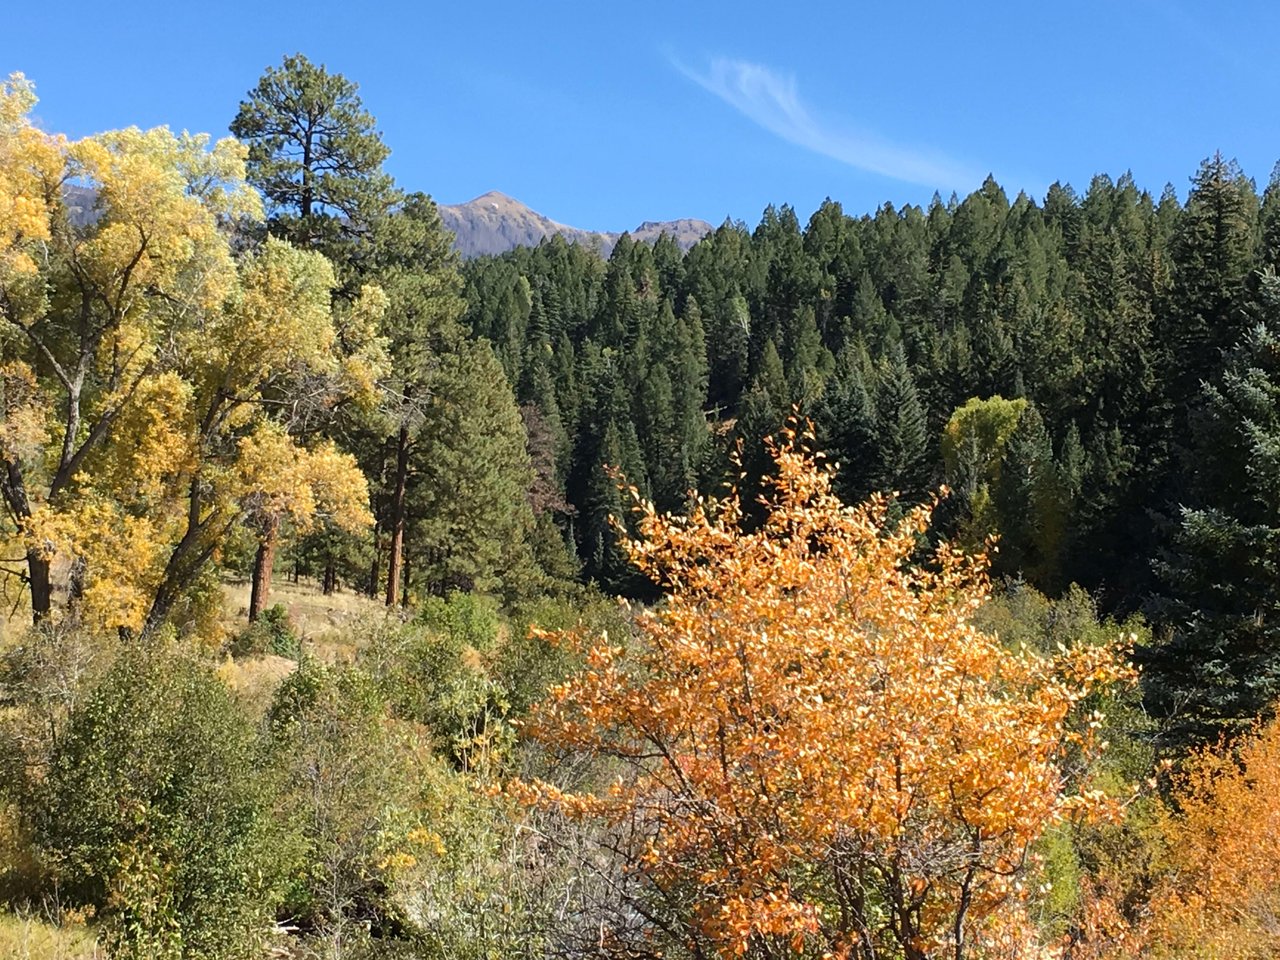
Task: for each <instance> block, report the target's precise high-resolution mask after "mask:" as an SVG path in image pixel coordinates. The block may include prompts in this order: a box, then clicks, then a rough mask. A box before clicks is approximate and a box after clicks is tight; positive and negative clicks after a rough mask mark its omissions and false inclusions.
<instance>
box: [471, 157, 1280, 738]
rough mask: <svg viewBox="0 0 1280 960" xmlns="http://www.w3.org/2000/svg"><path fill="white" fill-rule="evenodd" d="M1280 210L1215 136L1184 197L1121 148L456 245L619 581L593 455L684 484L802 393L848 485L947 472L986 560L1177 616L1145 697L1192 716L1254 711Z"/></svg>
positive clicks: (1272, 657)
mask: <svg viewBox="0 0 1280 960" xmlns="http://www.w3.org/2000/svg"><path fill="white" fill-rule="evenodd" d="M1278 214H1280V182H1277V181H1275V180H1273V181H1272V183H1271V184H1270V185H1269V186H1268V187H1267V189H1266V190H1265V191H1264V192H1263V194H1262V196H1261V197H1260V196H1259V195H1258V193H1257V191H1256V189H1255V187H1254V185H1253V183H1252V181H1250V180H1249V179H1248V178H1247V177H1246V176H1245V175H1244V174H1243V173H1242V171H1241V170H1240V169H1239V167H1238V166H1237V165H1236V164H1234V163H1233V162H1230V161H1228V160H1226V159H1224V158H1223V157H1222V156H1219V155H1215V156H1214V157H1212V158H1210V159H1208V160H1206V161H1204V163H1203V164H1202V165H1201V167H1200V169H1199V170H1198V171H1197V172H1196V174H1195V176H1194V177H1193V178H1192V183H1191V190H1190V193H1189V195H1188V196H1187V199H1186V202H1185V203H1180V202H1179V200H1178V199H1177V196H1176V194H1175V192H1174V191H1173V189H1172V188H1166V189H1165V190H1164V192H1163V193H1162V194H1160V196H1159V197H1158V198H1157V197H1155V196H1153V195H1152V194H1150V193H1148V192H1146V191H1143V190H1141V189H1139V188H1138V186H1137V185H1136V184H1135V183H1134V181H1133V178H1132V177H1130V176H1128V175H1125V176H1122V177H1120V178H1119V179H1118V180H1113V179H1112V178H1110V177H1107V176H1098V177H1096V178H1095V179H1094V180H1093V182H1092V183H1091V184H1090V185H1089V188H1088V190H1086V191H1085V192H1084V193H1083V195H1080V194H1077V193H1076V192H1075V191H1073V190H1072V189H1071V188H1070V187H1068V186H1065V185H1062V184H1055V185H1054V186H1052V187H1051V188H1050V189H1049V191H1048V193H1047V194H1046V196H1045V197H1044V199H1043V201H1038V200H1036V199H1034V198H1032V197H1029V196H1027V195H1026V194H1019V195H1018V196H1016V197H1014V198H1013V199H1012V200H1011V199H1010V198H1009V197H1008V195H1007V194H1006V193H1005V191H1004V190H1003V189H1002V188H1001V187H1000V185H999V184H997V183H996V182H995V181H994V180H993V179H988V180H987V181H986V182H985V183H984V184H983V185H982V186H981V187H980V188H979V189H978V190H976V191H975V192H974V193H972V194H970V195H969V196H967V197H964V198H958V197H955V196H952V197H951V198H950V199H949V200H943V199H941V198H939V197H935V199H934V201H933V202H932V203H931V204H930V205H929V207H928V208H927V209H921V208H919V207H914V206H907V207H904V208H901V209H896V208H894V207H893V206H891V205H887V204H886V205H885V206H884V207H882V208H880V209H879V210H877V211H876V212H875V213H874V214H868V215H863V216H856V217H855V216H850V215H848V214H846V213H845V212H844V211H843V210H842V209H841V207H840V205H839V204H838V203H835V202H832V201H827V202H825V203H824V204H823V205H822V206H821V207H820V208H819V209H818V210H817V211H816V212H814V214H813V215H812V216H811V217H810V218H809V221H808V223H807V225H803V226H802V225H801V223H800V220H799V219H798V217H797V216H796V213H795V211H794V210H792V209H791V208H790V207H785V206H784V207H781V208H773V207H770V208H769V209H767V210H766V211H765V213H764V216H763V218H762V219H761V221H760V223H759V224H758V225H757V226H756V227H755V229H754V230H751V229H748V227H747V226H746V225H744V224H741V223H732V222H726V223H725V224H723V225H722V226H721V227H719V228H718V229H717V230H715V231H714V232H713V233H711V234H709V235H708V236H707V237H706V238H704V239H703V240H702V241H700V242H699V243H698V244H696V245H695V246H694V247H693V248H692V249H691V250H690V251H689V252H688V254H687V255H684V256H682V255H681V253H680V251H679V249H678V248H677V247H676V246H675V244H674V243H673V242H672V241H670V240H669V239H667V238H662V239H660V240H659V241H658V242H657V243H655V244H654V245H652V246H648V245H643V244H636V243H632V242H629V241H628V240H627V239H626V238H624V239H623V241H622V242H620V243H619V244H618V246H617V247H616V248H615V249H614V251H613V253H612V255H611V256H610V258H609V260H608V261H607V262H602V261H601V260H600V258H599V257H597V256H596V255H595V254H594V253H592V252H591V251H589V250H586V249H583V248H581V247H574V246H569V245H567V244H565V243H564V242H563V241H561V240H558V239H552V240H550V241H546V242H544V243H543V244H542V245H541V246H539V247H537V248H536V249H522V250H516V251H514V252H512V253H510V254H507V255H504V256H501V257H494V258H486V259H480V260H476V261H472V262H470V263H468V264H467V265H466V267H465V270H464V273H465V276H466V281H467V283H466V290H465V294H464V296H465V299H466V301H467V311H466V321H467V323H468V324H469V325H470V327H471V329H472V330H473V331H475V332H476V333H477V334H479V335H481V336H483V337H485V338H486V339H487V340H488V341H489V342H490V343H492V344H493V345H494V349H495V352H496V353H497V355H498V357H499V359H500V360H501V362H502V364H503V368H504V369H505V371H506V373H507V376H508V379H509V381H510V382H511V384H512V385H513V387H514V388H515V390H516V392H517V397H518V399H519V400H520V402H521V403H523V404H526V405H529V406H532V407H533V408H535V409H536V410H537V412H538V414H539V416H540V418H541V419H542V420H543V421H545V422H546V423H547V424H549V425H550V434H551V436H552V437H553V438H554V440H555V451H556V457H555V463H556V468H557V473H556V477H557V481H558V483H559V485H560V487H559V489H560V490H561V491H562V492H563V496H564V505H565V506H564V509H563V510H562V511H561V513H560V515H559V516H560V525H561V529H562V530H563V531H565V533H566V534H567V536H568V537H569V538H570V540H571V542H572V544H573V546H574V547H575V548H576V550H577V554H578V557H579V559H580V561H581V563H582V564H583V568H584V571H585V574H586V575H587V576H588V577H592V578H595V579H597V580H598V581H600V582H601V583H603V584H604V585H606V586H607V587H608V588H609V589H613V590H623V591H626V590H629V589H634V585H633V582H632V580H631V572H630V571H629V570H628V568H627V566H626V565H625V564H623V563H621V561H620V559H619V557H618V555H617V554H616V552H615V551H614V550H613V548H612V547H611V544H612V542H613V537H612V533H611V524H612V523H614V522H615V521H616V519H618V518H621V517H622V516H623V515H624V511H623V510H622V503H621V501H620V500H619V499H618V495H617V493H616V489H615V486H614V484H613V482H612V481H611V479H610V475H609V474H608V472H607V471H606V470H605V468H604V465H606V464H608V465H612V466H614V467H617V468H620V470H621V472H622V473H623V474H624V475H625V476H626V477H628V478H629V479H630V480H631V482H633V483H635V484H637V485H638V487H639V488H640V489H641V490H642V491H643V492H644V493H645V495H646V496H649V497H651V498H652V499H653V500H654V502H655V503H657V505H658V506H659V507H660V508H662V509H670V510H680V509H682V508H683V507H684V506H685V503H686V494H687V491H688V490H689V489H691V488H692V486H693V485H694V483H695V481H697V482H699V485H700V486H702V487H703V488H704V489H709V488H714V487H715V486H716V485H717V484H719V483H721V482H723V480H724V478H725V477H726V476H728V475H729V474H730V473H731V471H732V469H733V468H732V467H731V465H730V463H729V455H730V454H731V452H732V450H733V447H734V444H735V443H741V444H743V452H742V458H743V461H744V464H745V466H746V467H747V469H746V470H745V473H746V474H747V475H748V476H755V475H757V474H758V473H759V467H761V466H763V465H764V462H763V460H762V450H761V447H760V439H761V438H762V437H763V436H765V435H767V434H770V433H772V432H775V431H776V430H777V429H778V428H779V427H780V426H781V425H782V423H783V421H784V419H785V418H786V417H787V415H788V414H789V412H790V411H791V410H792V409H793V408H794V409H798V410H799V411H800V412H801V414H802V415H804V416H808V417H811V418H812V419H813V420H814V422H815V423H816V425H817V428H818V434H819V440H820V443H821V445H822V446H823V447H824V448H825V449H826V450H827V452H828V454H829V455H830V456H831V457H832V458H833V459H835V460H837V461H839V463H840V465H841V474H840V480H839V483H840V487H841V492H842V494H843V495H844V496H845V497H846V498H847V499H848V500H849V501H850V502H857V501H859V500H861V499H863V498H864V497H866V496H867V495H868V494H870V493H871V492H873V491H897V492H898V493H899V494H900V495H901V496H902V498H903V499H904V500H905V501H907V502H918V501H919V500H920V499H921V498H923V497H924V496H926V495H927V494H928V493H929V492H931V491H932V490H934V489H935V488H936V487H937V486H938V485H939V484H943V483H945V484H947V485H948V486H949V487H950V489H951V496H950V498H949V500H948V502H947V503H946V504H945V506H944V508H943V514H944V516H945V518H946V522H945V524H944V528H945V529H946V530H947V531H948V532H951V533H956V534H960V535H962V536H964V537H966V538H967V541H968V542H970V543H971V544H972V545H975V546H976V545H978V544H980V543H981V542H982V540H983V539H984V538H985V537H986V536H988V535H990V534H999V535H1000V537H1001V541H1000V548H999V554H998V556H997V560H996V563H997V570H998V572H1000V573H1003V574H1005V575H1007V576H1015V577H1022V578H1025V579H1026V580H1027V581H1029V582H1030V583H1032V584H1034V585H1035V586H1037V587H1038V588H1040V589H1042V590H1045V591H1048V592H1049V593H1051V594H1056V593H1058V592H1060V591H1061V590H1063V589H1064V588H1065V587H1066V586H1067V585H1068V584H1070V583H1078V584H1081V585H1082V586H1084V587H1085V588H1086V589H1087V590H1089V591H1090V592H1092V593H1094V594H1095V595H1097V596H1098V597H1100V598H1101V599H1102V601H1103V604H1104V607H1105V608H1107V609H1110V610H1114V611H1118V612H1126V611H1133V610H1145V611H1147V612H1149V613H1150V614H1151V615H1152V616H1153V617H1154V618H1155V620H1156V622H1157V623H1158V624H1159V625H1160V626H1161V627H1162V628H1164V629H1165V631H1166V633H1167V635H1168V636H1169V644H1168V646H1167V647H1163V648H1161V649H1159V650H1150V651H1147V652H1146V653H1147V655H1148V656H1150V658H1151V659H1152V665H1153V667H1154V668H1156V672H1153V673H1152V676H1153V677H1156V676H1159V677H1160V678H1161V679H1160V680H1159V681H1154V680H1153V683H1157V682H1158V683H1159V684H1160V685H1161V686H1162V687H1163V685H1164V684H1165V683H1166V681H1167V683H1168V684H1171V685H1173V686H1172V687H1170V688H1164V689H1162V690H1159V691H1157V693H1156V696H1155V699H1156V700H1158V701H1160V702H1161V703H1162V704H1164V706H1165V707H1166V708H1167V710H1168V711H1169V712H1171V713H1172V712H1180V713H1186V714H1187V717H1186V719H1187V720H1188V723H1189V724H1190V727H1194V726H1199V727H1200V729H1201V732H1202V733H1203V732H1204V724H1208V725H1209V726H1212V725H1213V724H1214V723H1216V722H1217V720H1224V719H1229V718H1230V717H1235V718H1238V719H1244V718H1251V717H1252V716H1254V715H1255V714H1256V712H1257V711H1258V710H1259V709H1260V708H1261V704H1263V703H1265V702H1269V700H1270V698H1271V697H1272V696H1273V693H1274V691H1273V690H1272V688H1271V685H1270V681H1266V680H1264V679H1263V676H1264V675H1269V674H1270V671H1272V670H1273V669H1274V666H1275V664H1276V663H1278V662H1280V659H1277V654H1278V653H1280V648H1277V647H1276V645H1275V644H1274V642H1269V640H1268V637H1269V633H1268V631H1269V630H1270V629H1272V628H1271V627H1270V626H1269V623H1270V620H1271V619H1274V617H1272V616H1255V615H1257V614H1260V611H1261V610H1262V608H1263V607H1265V606H1266V605H1267V604H1268V603H1269V602H1270V601H1269V600H1268V599H1267V597H1268V596H1269V591H1268V590H1267V588H1266V586H1265V584H1266V578H1265V576H1264V575H1263V574H1262V571H1261V569H1260V568H1254V567H1252V566H1251V565H1253V564H1266V563H1268V562H1269V561H1268V560H1266V559H1265V557H1266V556H1269V553H1266V551H1267V550H1268V549H1270V548H1268V547H1266V546H1264V545H1265V544H1266V543H1268V542H1269V539H1268V538H1269V535H1270V531H1272V530H1274V529H1275V527H1274V520H1273V519H1270V520H1269V519H1268V517H1269V516H1270V513H1269V511H1271V510H1272V508H1273V505H1274V499H1275V498H1274V496H1273V495H1270V494H1268V493H1267V492H1266V491H1267V489H1269V488H1268V487H1267V483H1268V482H1269V481H1268V479H1267V478H1266V476H1265V475H1264V474H1263V471H1264V470H1265V469H1266V468H1265V463H1266V462H1269V461H1268V460H1267V450H1268V449H1269V448H1268V447H1267V444H1268V442H1269V441H1270V440H1271V439H1272V437H1273V436H1274V430H1273V428H1271V427H1270V426H1269V425H1270V424H1271V423H1272V421H1273V420H1274V416H1275V414H1274V394H1273V393H1270V392H1268V391H1269V390H1271V389H1273V388H1271V387H1270V386H1269V384H1270V381H1269V379H1268V374H1267V373H1266V369H1267V368H1266V364H1267V362H1268V360H1267V357H1268V356H1269V354H1268V352H1267V344H1268V343H1269V339H1268V338H1269V337H1270V336H1271V333H1270V332H1269V331H1272V330H1273V329H1274V326H1275V324H1277V323H1280V314H1277V312H1276V303H1275V299H1274V298H1275V293H1274V290H1275V280H1274V277H1273V275H1272V270H1273V268H1274V266H1275V261H1276V256H1277V253H1278V252H1280V250H1278V248H1277V242H1280V241H1278V240H1277V237H1278V236H1280V232H1278V231H1280V226H1278V225H1280V219H1278ZM1224 447H1225V448H1227V449H1224ZM1246 517H1247V518H1248V519H1246ZM1260 551H1261V552H1260ZM1228 554H1230V555H1231V556H1233V557H1235V560H1234V567H1233V570H1234V571H1235V572H1236V574H1238V575H1237V576H1235V577H1233V582H1232V584H1231V586H1230V587H1229V588H1227V587H1226V586H1225V585H1223V584H1222V583H1221V582H1220V580H1219V579H1218V575H1219V572H1220V571H1221V570H1222V564H1223V563H1224V562H1226V561H1228V556H1227V555H1228ZM1259 604H1261V605H1262V607H1259V606H1258V605H1259ZM1251 617H1254V618H1255V619H1256V620H1257V623H1256V624H1254V625H1250V624H1249V623H1247V622H1246V621H1248V620H1249V618H1251ZM1206 620H1208V621H1212V626H1202V624H1203V623H1204V622H1205V621H1206ZM1206 631H1207V633H1209V634H1212V636H1213V639H1212V640H1210V639H1209V637H1208V635H1207V634H1206ZM1224 645H1225V646H1224ZM1219 646H1221V647H1223V649H1221V650H1219V651H1217V652H1214V649H1215V647H1219ZM1226 646H1231V647H1233V648H1238V649H1233V650H1232V651H1230V652H1228V651H1227V650H1226ZM1166 665H1167V666H1168V668H1169V669H1168V670H1167V671H1166V670H1164V669H1163V668H1164V666H1166ZM1264 666H1265V669H1263V667H1264ZM1187 670H1190V671H1193V672H1196V673H1197V677H1196V678H1195V679H1192V678H1190V677H1188V678H1186V679H1185V680H1180V679H1177V677H1176V674H1177V673H1178V672H1179V671H1187ZM1260 671H1261V673H1260ZM1210 675H1212V679H1211V678H1210ZM1173 688H1176V693H1175V692H1173ZM1246 688H1248V689H1246ZM1211 689H1212V690H1213V691H1214V692H1213V693H1210V692H1209V691H1210V690H1211ZM1209 701H1212V702H1209ZM1193 715H1194V716H1195V717H1196V719H1195V720H1192V719H1191V717H1192V716H1193ZM1190 727H1188V732H1190Z"/></svg>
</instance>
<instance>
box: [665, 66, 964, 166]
mask: <svg viewBox="0 0 1280 960" xmlns="http://www.w3.org/2000/svg"><path fill="white" fill-rule="evenodd" d="M671 62H672V65H673V66H674V67H675V68H676V69H677V70H679V71H680V72H681V73H682V74H684V75H685V76H686V77H688V78H689V79H690V80H692V81H693V82H694V83H696V84H698V86H700V87H702V88H703V89H704V90H707V91H709V92H710V93H713V94H715V95H716V96H717V97H719V98H720V99H721V100H723V101H724V102H725V103H727V104H729V105H730V106H731V107H733V108H734V109H735V110H737V111H738V112H740V113H741V114H743V115H744V116H746V117H748V118H749V119H750V120H752V121H754V122H755V123H757V124H759V125H760V126H761V127H764V129H766V130H768V131H769V132H770V133H772V134H775V135H776V136H779V137H781V138H782V139H783V140H786V141H788V142H790V143H794V144H795V145H796V146H798V147H803V148H805V149H806V150H812V151H813V152H814V153H820V154H822V155H823V156H827V157H831V158H832V159H834V160H839V161H840V162H841V163H846V164H848V165H849V166H851V167H857V168H858V169H859V170H866V171H868V172H869V173H876V174H880V175H881V176H885V177H892V178H893V179H895V180H904V181H906V182H907V183H916V184H921V185H923V186H927V187H935V188H937V189H940V190H966V189H973V188H974V187H976V186H977V185H978V183H979V182H980V181H981V179H982V176H983V174H982V173H980V172H977V171H975V170H972V169H968V168H966V167H965V166H964V165H963V164H960V163H957V162H956V161H954V160H952V159H950V158H949V157H946V156H943V155H941V154H939V153H937V152H936V151H932V150H928V149H923V148H917V147H912V146H906V145H904V144H898V143H892V142H890V141H888V140H885V139H883V138H882V137H879V136H877V135H876V134H873V133H870V132H868V131H860V130H857V129H856V128H852V127H848V126H842V125H840V124H832V123H831V122H829V121H819V120H818V119H817V118H816V117H815V116H814V115H813V113H812V112H811V111H810V109H809V107H808V106H807V105H806V104H805V102H804V101H803V100H802V99H801V98H800V91H799V89H798V87H797V86H796V80H795V77H794V76H791V75H789V74H783V73H779V72H778V71H776V70H772V69H770V68H769V67H766V66H764V65H762V64H758V63H750V62H748V61H745V60H732V59H727V58H723V57H720V58H716V59H714V60H712V61H711V63H710V65H709V66H708V67H707V69H706V70H696V69H694V68H692V67H689V66H686V65H685V64H683V63H681V62H680V61H679V60H676V59H675V58H672V60H671Z"/></svg>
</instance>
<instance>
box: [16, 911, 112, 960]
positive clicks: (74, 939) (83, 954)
mask: <svg viewBox="0 0 1280 960" xmlns="http://www.w3.org/2000/svg"><path fill="white" fill-rule="evenodd" d="M0 957H4V958H5V960H100V958H105V957H106V954H105V953H103V952H102V950H101V949H99V947H98V945H97V943H96V942H95V941H94V938H93V935H92V934H91V933H90V932H89V931H88V930H86V929H85V928H84V927H82V926H66V927H56V926H54V925H52V924H49V923H43V922H41V921H39V920H35V919H33V918H31V917H28V916H19V915H17V914H12V913H0Z"/></svg>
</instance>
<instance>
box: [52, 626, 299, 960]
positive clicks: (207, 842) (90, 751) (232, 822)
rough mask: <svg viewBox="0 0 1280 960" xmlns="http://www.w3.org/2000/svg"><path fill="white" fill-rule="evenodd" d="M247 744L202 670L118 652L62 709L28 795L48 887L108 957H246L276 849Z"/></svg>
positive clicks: (245, 728) (231, 710)
mask: <svg viewBox="0 0 1280 960" xmlns="http://www.w3.org/2000/svg"><path fill="white" fill-rule="evenodd" d="M257 761H258V757H257V750H256V740H255V735H254V731H253V730H252V728H251V726H250V725H249V723H248V722H247V721H246V720H245V718H244V717H242V716H241V715H240V714H239V712H238V711H237V710H236V709H235V707H234V705H233V703H232V701H231V699H230V697H229V695H228V693H227V691H226V689H225V688H224V687H223V685H222V684H221V683H219V682H218V680H217V679H216V678H215V677H214V676H213V674H212V672H211V671H210V670H209V669H208V668H207V667H206V666H204V665H203V664H200V663H197V662H194V661H192V660H190V659H188V658H186V657H183V656H179V655H176V654H172V653H168V652H165V651H163V650H147V651H141V650H135V651H130V652H128V653H126V654H125V655H124V656H123V657H122V658H121V659H120V660H119V661H118V662H117V663H116V664H115V665H114V666H113V667H112V668H111V670H110V671H109V673H108V674H107V675H106V676H105V677H104V678H103V680H102V682H101V683H100V684H99V685H98V686H97V687H96V689H94V690H93V692H92V694H91V695H90V696H88V698H87V699H85V700H84V701H83V703H81V704H80V705H78V706H77V707H76V708H75V709H74V710H73V711H72V713H71V716H70V720H69V724H68V728H67V730H66V733H65V735H64V736H63V737H62V738H61V739H60V740H59V741H58V743H57V746H56V748H55V749H54V751H53V754H52V758H51V765H50V768H49V772H48V776H47V779H45V780H44V781H43V782H42V783H41V784H40V786H39V789H38V791H37V792H36V796H35V801H36V806H35V807H34V809H33V811H32V816H33V818H34V821H35V835H36V839H37V842H38V846H39V849H40V850H41V852H42V854H43V857H44V860H45V863H46V866H47V869H48V871H49V874H50V884H51V885H52V886H53V888H55V889H56V890H57V893H58V896H59V897H60V898H61V899H62V900H63V901H64V902H67V903H70V904H73V905H80V906H85V907H91V908H93V910H94V911H96V913H97V916H98V917H99V918H100V919H101V921H102V922H103V924H104V936H103V939H104V941H105V942H106V944H107V945H108V946H109V947H110V949H111V952H112V955H113V956H118V957H127V958H138V960H142V958H147V960H179V958H182V960H187V958H197V957H199V958H202V960H205V958H207V960H221V958H228V960H230V958H238V957H250V956H255V955H257V954H258V952H259V951H260V950H261V948H262V943H263V940H264V937H265V935H266V932H267V930H268V929H269V927H270V924H271V920H272V904H273V902H274V900H275V892H274V891H275V885H276V879H277V871H278V869H279V868H280V865H281V849H282V847H281V846H280V845H278V844H277V842H276V834H275V832H274V830H273V828H272V826H271V822H270V809H271V795H270V789H269V782H268V780H267V779H266V778H265V777H264V776H263V775H262V773H261V770H260V767H259V765H258V762H257Z"/></svg>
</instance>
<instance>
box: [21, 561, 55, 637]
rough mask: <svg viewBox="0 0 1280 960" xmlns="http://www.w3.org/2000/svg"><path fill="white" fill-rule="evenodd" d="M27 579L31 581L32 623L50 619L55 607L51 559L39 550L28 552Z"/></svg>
mask: <svg viewBox="0 0 1280 960" xmlns="http://www.w3.org/2000/svg"><path fill="white" fill-rule="evenodd" d="M27 578H28V579H29V580H30V581H31V622H32V623H39V622H40V621H41V620H44V619H46V618H48V616H49V611H50V610H51V609H52V606H53V582H52V579H51V577H50V575H49V558H48V557H46V556H45V555H44V554H43V553H41V552H40V551H39V550H34V549H32V550H28V551H27Z"/></svg>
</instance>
